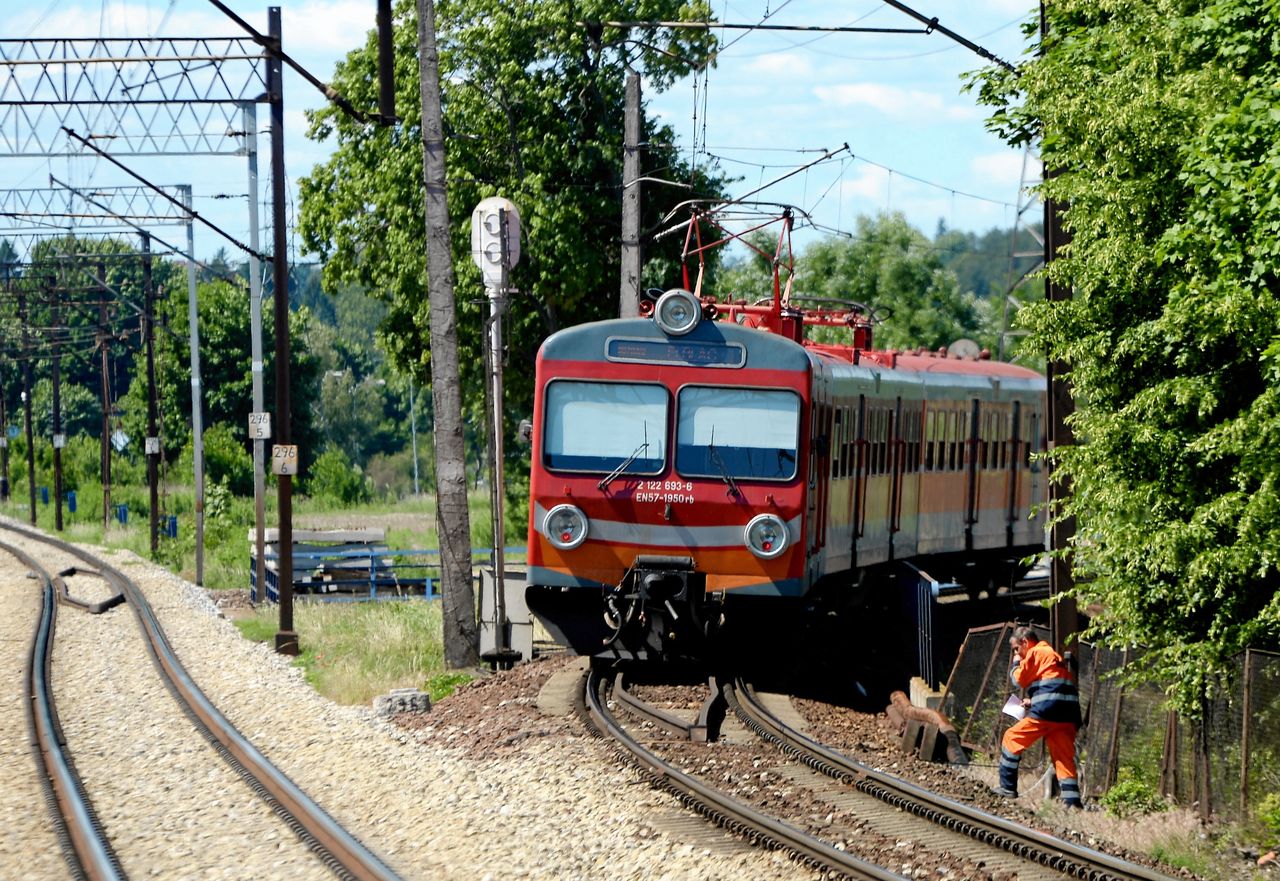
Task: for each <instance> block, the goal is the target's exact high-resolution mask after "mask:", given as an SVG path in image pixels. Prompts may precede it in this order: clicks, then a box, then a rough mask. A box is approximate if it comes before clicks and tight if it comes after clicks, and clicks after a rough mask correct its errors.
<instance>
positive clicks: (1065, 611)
mask: <svg viewBox="0 0 1280 881" xmlns="http://www.w3.org/2000/svg"><path fill="white" fill-rule="evenodd" d="M1048 30H1049V24H1048V19H1047V18H1046V17H1045V9H1044V3H1043V2H1041V4H1040V45H1041V47H1042V48H1041V51H1042V52H1043V46H1044V38H1045V36H1046V35H1047V34H1048ZM1056 174H1057V171H1056V170H1053V171H1050V170H1049V169H1047V168H1046V169H1045V172H1044V177H1045V180H1049V179H1050V178H1052V177H1054V176H1055V175H1056ZM1068 241H1070V236H1069V235H1068V234H1067V233H1066V231H1065V230H1063V228H1062V212H1061V210H1060V208H1059V206H1058V203H1057V202H1055V201H1054V200H1052V199H1045V201H1044V265H1045V268H1046V269H1048V268H1049V267H1051V266H1052V265H1053V261H1054V260H1056V259H1057V258H1058V251H1059V250H1060V249H1061V248H1062V246H1063V245H1065V244H1067V242H1068ZM1044 294H1045V298H1046V299H1048V300H1050V301H1051V302H1063V301H1067V300H1070V299H1071V289H1070V288H1066V287H1063V286H1062V285H1059V284H1056V283H1054V282H1053V280H1052V279H1050V278H1049V277H1048V276H1046V278H1045V284H1044ZM1066 372H1067V370H1066V364H1065V363H1064V362H1063V361H1062V360H1061V359H1056V358H1055V359H1050V360H1049V363H1048V364H1047V365H1046V369H1045V379H1046V381H1047V382H1048V386H1049V412H1048V413H1047V414H1046V415H1047V417H1048V418H1047V420H1046V422H1047V423H1048V424H1047V425H1046V429H1047V434H1048V441H1049V450H1050V452H1052V451H1053V450H1055V449H1057V448H1058V447H1064V446H1070V445H1071V444H1073V443H1075V437H1074V436H1073V434H1072V431H1071V427H1070V426H1069V425H1068V424H1067V419H1068V418H1069V417H1070V416H1071V414H1072V413H1074V412H1075V409H1076V405H1075V401H1074V400H1073V399H1072V397H1071V386H1070V384H1069V383H1068V382H1067V380H1066V378H1065V374H1066ZM1055 470H1056V469H1054V467H1053V466H1052V464H1051V465H1050V466H1049V472H1048V475H1047V477H1048V482H1049V510H1050V512H1057V511H1058V510H1059V508H1060V507H1061V505H1062V503H1063V501H1064V500H1065V499H1067V498H1069V497H1070V496H1071V486H1070V484H1068V483H1067V482H1066V481H1064V480H1060V479H1058V478H1057V477H1056V476H1055V475H1054V471H1055ZM1075 534H1076V521H1075V518H1074V517H1070V518H1067V519H1066V520H1062V521H1060V522H1057V523H1054V524H1053V526H1052V527H1050V530H1049V547H1050V549H1051V550H1054V551H1061V550H1065V549H1066V548H1069V547H1070V546H1071V542H1072V540H1073V539H1074V538H1075ZM1074 586H1075V579H1074V578H1073V576H1072V574H1071V560H1070V558H1069V557H1063V556H1055V557H1054V558H1053V561H1052V563H1051V564H1050V569H1049V596H1050V597H1051V598H1052V599H1054V600H1056V602H1054V603H1053V605H1052V606H1051V613H1050V614H1051V624H1052V629H1053V644H1054V646H1056V647H1057V649H1058V651H1062V650H1064V649H1066V648H1068V647H1069V646H1068V643H1069V642H1073V641H1074V638H1075V635H1076V634H1077V633H1078V632H1079V631H1080V616H1079V611H1078V609H1077V608H1076V601H1075V597H1068V596H1063V594H1065V593H1066V592H1067V591H1069V590H1071V588H1072V587H1074Z"/></svg>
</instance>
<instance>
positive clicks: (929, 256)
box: [720, 213, 994, 349]
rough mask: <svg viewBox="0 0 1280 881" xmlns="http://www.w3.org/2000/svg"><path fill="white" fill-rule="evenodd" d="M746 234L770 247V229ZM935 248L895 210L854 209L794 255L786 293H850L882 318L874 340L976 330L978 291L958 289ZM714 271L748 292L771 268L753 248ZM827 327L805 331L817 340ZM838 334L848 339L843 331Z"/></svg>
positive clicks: (939, 340) (817, 298)
mask: <svg viewBox="0 0 1280 881" xmlns="http://www.w3.org/2000/svg"><path fill="white" fill-rule="evenodd" d="M751 240H752V242H753V243H754V244H755V246H756V247H757V248H759V249H760V250H761V251H763V252H765V253H766V254H769V255H772V254H773V253H774V249H775V246H776V241H775V238H774V237H773V236H772V235H766V234H757V235H755V236H753V237H751ZM941 255H942V252H941V251H940V250H939V249H938V248H936V247H934V246H933V244H932V243H931V242H930V241H929V239H928V237H927V236H925V235H924V233H922V232H920V231H919V230H917V229H916V228H915V227H913V226H911V224H909V223H908V222H907V220H906V218H905V217H904V216H903V215H902V214H900V213H889V214H881V215H878V216H876V217H868V216H865V215H860V216H859V217H858V219H857V225H856V232H855V233H854V234H853V235H851V236H849V237H847V238H837V237H830V238H824V239H818V240H817V241H814V242H812V243H810V244H809V245H808V246H806V247H805V248H803V249H802V250H801V251H800V253H799V254H797V255H796V258H795V272H796V277H795V283H794V289H793V294H792V295H793V297H795V298H796V299H797V301H798V302H800V303H801V304H802V305H806V304H807V305H811V306H815V307H819V306H826V307H828V308H835V307H836V303H835V302H833V301H840V302H849V301H852V302H855V303H860V304H862V305H864V306H866V307H868V308H869V309H871V310H873V311H874V312H875V313H876V314H877V315H879V316H882V317H883V318H884V321H883V323H881V324H879V325H878V326H877V327H876V330H875V345H876V347H877V348H882V349H892V348H896V349H905V348H916V347H918V346H924V347H925V348H927V349H936V348H939V347H942V346H947V345H949V344H950V343H953V342H955V341H956V340H957V339H960V338H961V337H969V338H980V337H982V333H981V331H982V330H983V328H982V321H981V311H980V309H979V302H978V298H977V297H975V296H974V294H973V293H972V292H970V291H964V290H962V289H961V287H960V283H959V281H958V280H957V278H956V275H955V273H954V272H952V271H951V270H950V269H947V268H946V267H945V266H943V263H942V256H941ZM721 275H722V278H721V285H720V287H721V288H722V293H725V294H730V295H732V296H735V297H744V298H746V299H748V300H756V299H759V298H761V297H766V296H772V293H773V282H772V280H771V279H772V270H771V268H770V266H769V263H768V261H767V260H765V259H764V258H762V257H761V256H760V255H759V254H758V253H755V252H752V254H751V257H750V258H748V259H746V260H741V261H739V262H737V263H736V264H734V265H733V266H730V267H728V268H726V270H725V271H724V272H723V273H722V274H721ZM784 278H785V276H784ZM827 335H828V334H827V333H826V332H824V331H815V332H812V333H811V336H813V337H814V338H815V339H822V340H825V337H826V336H827ZM988 336H990V334H988ZM838 339H839V340H841V341H847V339H848V334H847V333H846V334H840V335H839V338H838ZM992 339H994V337H992ZM831 341H837V338H836V337H833V338H832V340H831ZM985 342H986V340H984V343H985Z"/></svg>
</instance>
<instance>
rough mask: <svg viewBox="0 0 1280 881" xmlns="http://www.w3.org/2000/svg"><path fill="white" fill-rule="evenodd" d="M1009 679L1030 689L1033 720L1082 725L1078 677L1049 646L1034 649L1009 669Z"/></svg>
mask: <svg viewBox="0 0 1280 881" xmlns="http://www.w3.org/2000/svg"><path fill="white" fill-rule="evenodd" d="M1009 679H1010V680H1011V681H1012V682H1013V684H1014V686H1015V687H1017V688H1025V689H1026V690H1027V697H1029V698H1031V708H1030V709H1029V710H1028V711H1027V712H1028V715H1030V716H1031V718H1033V719H1043V720H1045V721H1046V722H1070V723H1071V724H1073V725H1079V724H1080V694H1079V692H1078V691H1076V683H1075V677H1074V676H1072V675H1071V671H1070V670H1069V669H1068V668H1067V665H1066V662H1064V661H1063V660H1062V656H1061V655H1059V654H1058V653H1057V652H1055V651H1054V650H1053V646H1051V645H1049V643H1047V642H1037V643H1036V644H1035V645H1033V646H1031V648H1030V649H1028V650H1027V656H1026V657H1025V658H1023V659H1022V662H1021V663H1020V664H1015V665H1014V666H1013V667H1012V668H1010V670H1009Z"/></svg>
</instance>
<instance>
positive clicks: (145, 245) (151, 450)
mask: <svg viewBox="0 0 1280 881" xmlns="http://www.w3.org/2000/svg"><path fill="white" fill-rule="evenodd" d="M141 235H142V295H143V303H142V323H143V327H144V328H145V330H144V331H143V335H142V336H143V342H144V345H145V346H146V351H147V439H146V448H145V449H146V454H147V490H148V492H149V495H150V502H151V511H150V517H149V518H148V519H149V525H150V530H151V556H152V557H154V556H155V555H156V552H157V551H158V550H159V549H160V413H159V410H160V407H159V402H158V401H157V399H156V346H155V336H156V331H155V323H156V291H155V280H154V278H153V277H152V274H151V236H150V235H149V234H148V233H145V232H144V233H142V234H141Z"/></svg>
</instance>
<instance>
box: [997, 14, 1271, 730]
mask: <svg viewBox="0 0 1280 881" xmlns="http://www.w3.org/2000/svg"><path fill="white" fill-rule="evenodd" d="M1044 10H1045V14H1046V25H1047V34H1048V36H1047V37H1046V38H1045V39H1044V40H1043V43H1042V46H1041V52H1040V53H1039V54H1037V55H1035V56H1028V57H1027V58H1026V60H1025V61H1023V62H1022V63H1021V64H1020V65H1019V67H1018V70H1017V72H1016V73H1015V72H1011V71H1008V70H1004V69H999V68H989V69H987V70H986V71H984V72H983V73H982V74H981V75H980V76H979V77H978V78H977V81H976V82H977V84H978V86H979V88H980V96H981V99H982V100H983V101H984V102H985V103H987V104H989V105H990V106H991V107H992V108H993V115H992V117H991V119H990V127H991V128H992V129H994V130H995V131H997V132H999V133H1000V134H1001V135H1003V136H1004V137H1005V138H1006V139H1007V140H1008V141H1009V142H1010V143H1012V144H1016V145H1022V144H1026V143H1032V142H1035V143H1037V144H1038V145H1039V148H1040V152H1041V155H1042V157H1043V160H1044V163H1045V167H1046V168H1048V169H1050V171H1051V172H1052V174H1051V175H1049V176H1048V180H1047V181H1046V183H1045V184H1044V185H1043V186H1042V191H1043V193H1044V194H1045V195H1046V196H1048V197H1051V198H1052V199H1054V200H1057V202H1058V203H1059V204H1060V205H1062V206H1063V208H1064V211H1065V225H1066V228H1067V230H1068V231H1069V233H1070V245H1069V246H1068V247H1067V249H1066V250H1065V251H1064V253H1063V254H1062V255H1061V256H1062V259H1060V260H1058V261H1055V263H1054V264H1053V266H1052V267H1051V268H1050V270H1049V273H1050V275H1051V277H1052V278H1053V279H1054V280H1056V281H1057V282H1058V283H1059V284H1061V285H1063V286H1064V287H1067V288H1070V289H1072V290H1073V292H1074V294H1073V297H1072V298H1071V299H1070V300H1060V301H1055V302H1044V303H1038V304H1034V305H1031V306H1029V307H1027V308H1026V309H1024V310H1023V317H1024V319H1025V320H1026V322H1027V323H1028V325H1029V326H1030V327H1031V329H1032V330H1033V331H1034V334H1035V344H1036V345H1039V346H1042V347H1044V348H1045V349H1047V351H1048V352H1049V355H1050V357H1051V358H1054V359H1060V360H1061V361H1062V362H1063V363H1064V364H1065V365H1066V366H1067V369H1068V371H1069V377H1070V382H1071V385H1072V387H1073V392H1074V398H1075V401H1076V407H1077V409H1076V413H1075V416H1074V417H1073V418H1072V421H1071V425H1072V428H1073V430H1074V432H1075V437H1076V438H1078V439H1079V440H1080V442H1079V443H1076V444H1074V445H1064V446H1062V447H1059V448H1058V450H1057V464H1058V466H1059V468H1060V470H1059V471H1058V474H1059V475H1060V476H1061V477H1062V479H1064V480H1069V481H1070V485H1071V487H1072V494H1071V496H1070V498H1069V501H1068V502H1067V503H1066V505H1065V506H1064V507H1063V508H1062V510H1060V511H1057V512H1054V513H1055V514H1056V515H1057V516H1059V517H1073V518H1075V521H1076V528H1077V535H1078V536H1079V539H1078V540H1077V542H1076V544H1075V546H1074V548H1073V563H1074V566H1075V570H1076V577H1077V584H1078V585H1079V587H1078V593H1079V595H1080V598H1081V599H1082V600H1083V601H1088V602H1096V603H1097V604H1098V608H1099V609H1100V610H1101V614H1099V615H1098V616H1097V617H1096V618H1095V619H1094V621H1093V628H1092V632H1093V633H1095V634H1098V635H1100V636H1103V637H1105V638H1107V639H1109V640H1110V641H1111V642H1112V643H1113V644H1122V645H1141V646H1143V647H1144V649H1145V650H1146V651H1145V653H1144V654H1143V656H1142V659H1141V661H1140V664H1141V665H1142V667H1144V668H1145V669H1147V670H1151V671H1158V672H1159V674H1160V675H1161V676H1162V677H1164V678H1166V679H1167V680H1168V681H1170V682H1173V683H1175V685H1174V690H1173V695H1172V696H1173V698H1174V700H1175V703H1176V704H1177V706H1178V708H1179V709H1181V710H1182V711H1183V712H1186V713H1189V714H1191V715H1196V714H1197V713H1198V712H1199V710H1200V702H1201V700H1202V699H1204V698H1205V696H1206V695H1208V694H1209V692H1210V689H1211V688H1212V683H1213V681H1214V679H1215V677H1216V676H1218V675H1219V674H1221V673H1222V672H1223V671H1224V670H1225V669H1226V668H1227V666H1228V664H1229V661H1230V659H1231V658H1232V657H1233V656H1234V655H1236V654H1238V653H1239V652H1240V651H1241V650H1243V649H1244V648H1245V647H1247V646H1253V647H1255V648H1274V647H1276V646H1277V645H1278V644H1280V591H1278V590H1277V584H1278V582H1280V556H1278V555H1277V552H1276V549H1277V548H1278V547H1280V477H1278V475H1280V450H1278V449H1277V448H1276V446H1275V445H1274V444H1271V443H1267V442H1266V439H1268V438H1271V437H1275V436H1276V435H1277V432H1278V431H1280V297H1277V296H1276V294H1277V292H1278V291H1280V241H1278V239H1277V237H1276V234H1275V231H1276V229H1277V228H1280V198H1277V196H1278V195H1280V140H1277V139H1276V138H1275V137H1274V132H1275V121H1276V118H1277V116H1278V115H1280V92H1277V90H1276V88H1275V83H1276V81H1277V77H1280V56H1278V55H1277V54H1276V52H1275V51H1274V49H1275V46H1276V45H1277V43H1278V42H1280V15H1278V14H1277V11H1276V8H1275V6H1274V4H1272V3H1268V2H1263V0H1210V2H1192V3H1188V2H1182V0H1154V2H1151V0H1116V2H1110V3H1105V4H1099V3H1096V2H1093V0H1060V2H1055V3H1050V4H1045V5H1044ZM1037 24H1038V23H1037V22H1034V21H1033V22H1029V24H1028V27H1027V33H1028V37H1029V39H1035V38H1036V35H1037V33H1038V27H1037Z"/></svg>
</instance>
